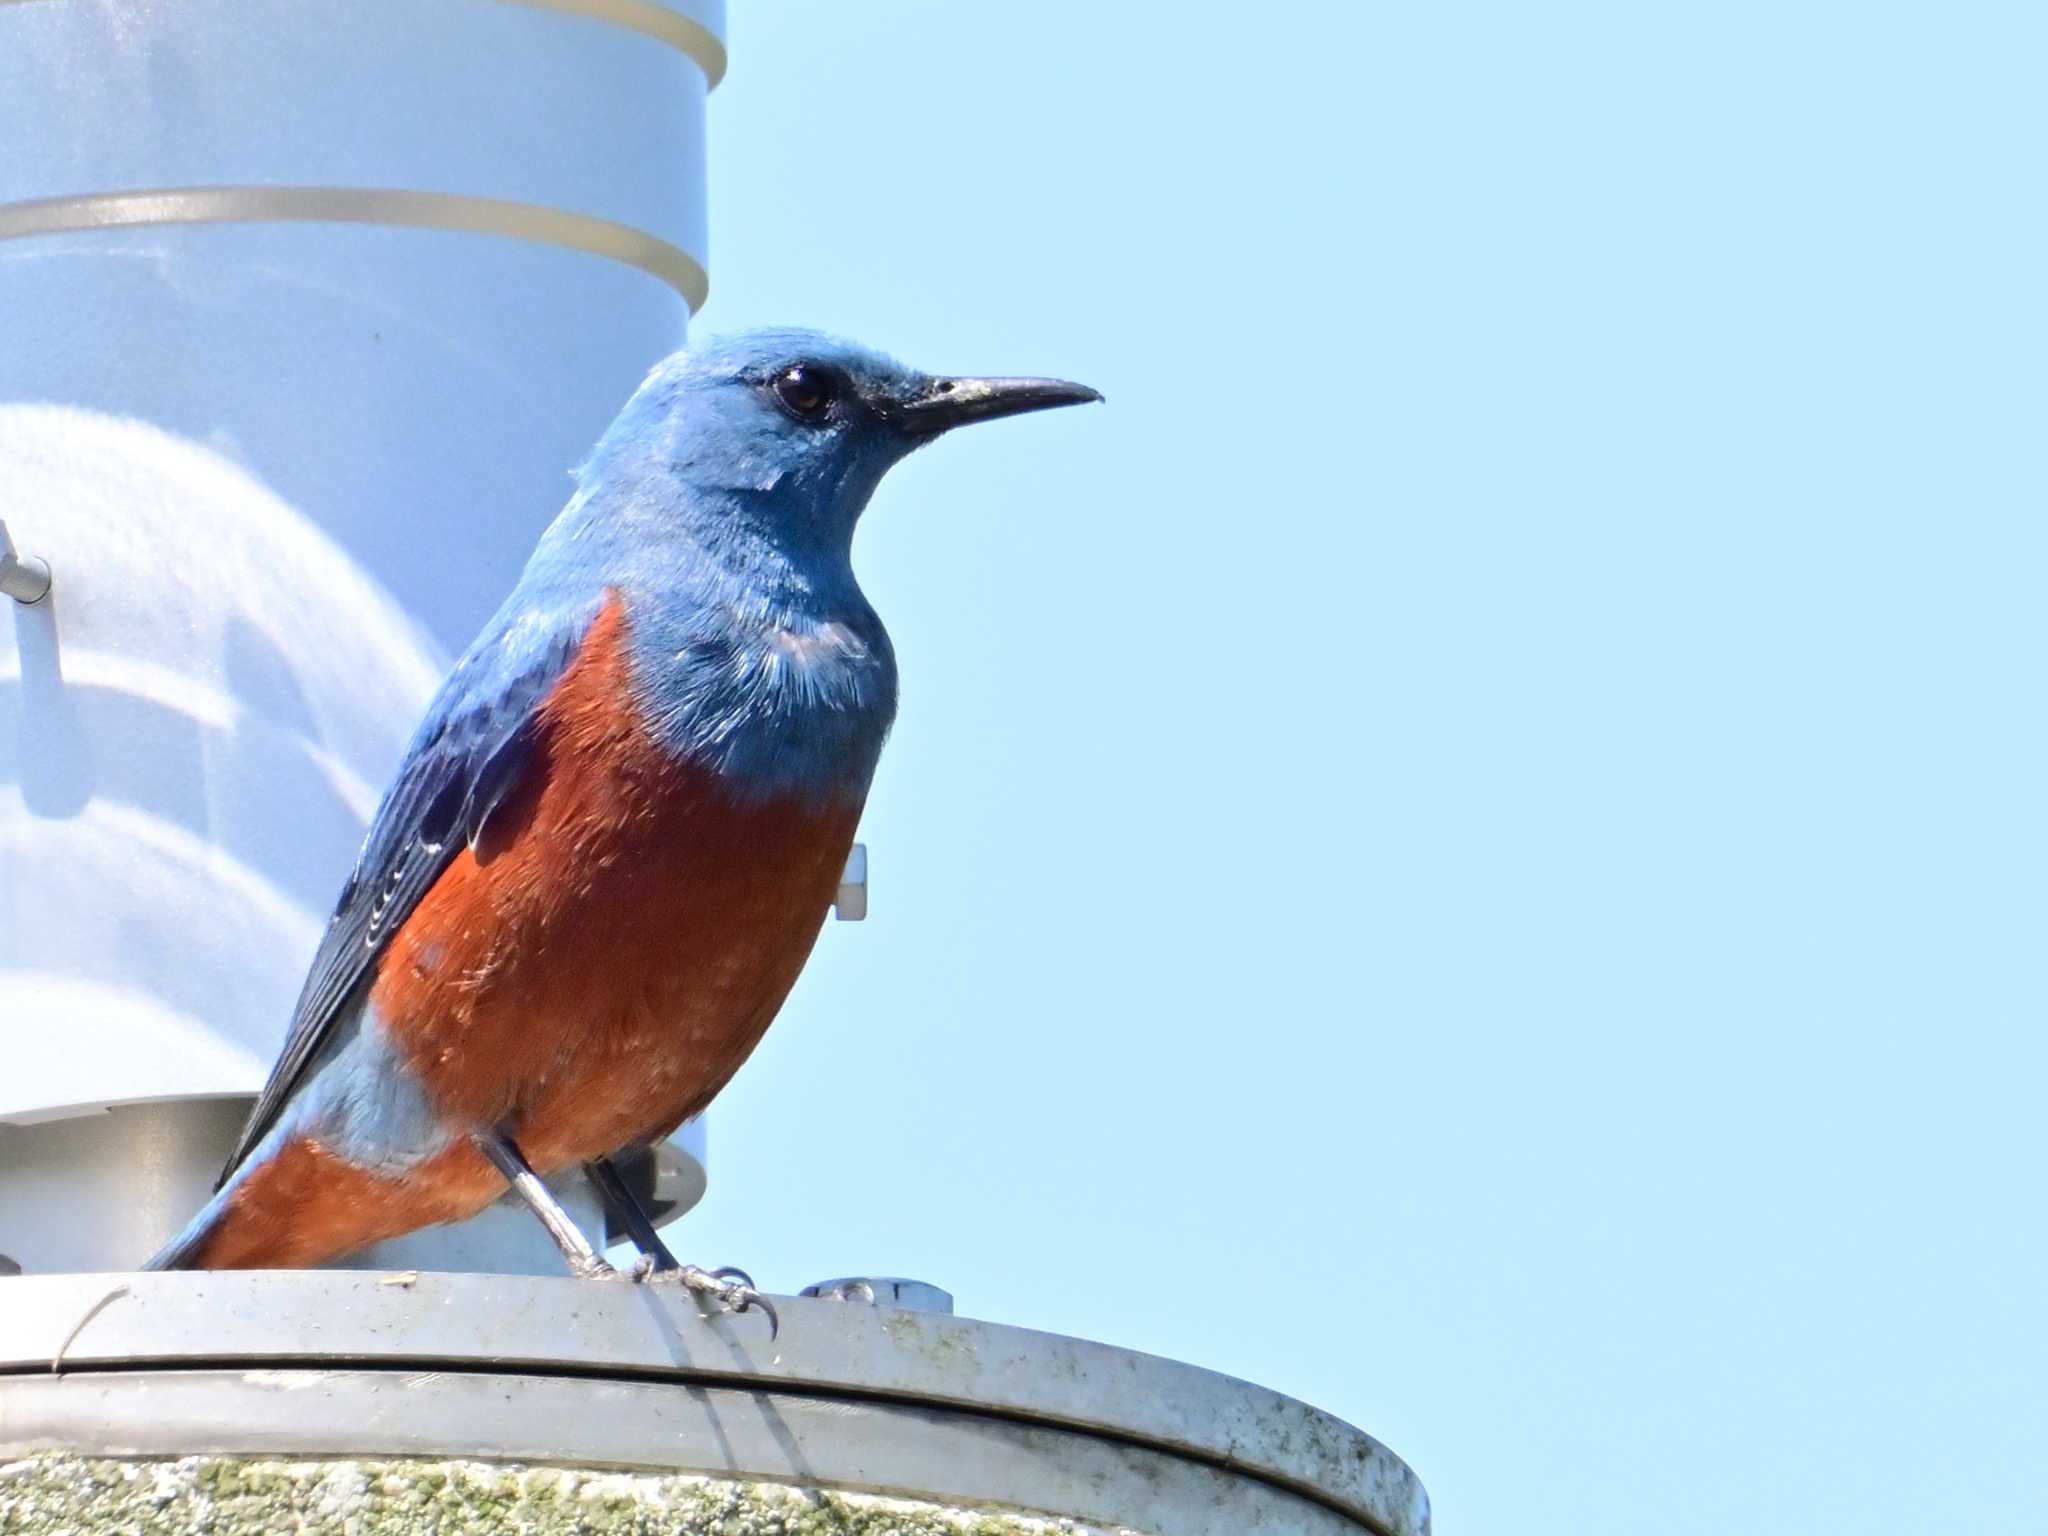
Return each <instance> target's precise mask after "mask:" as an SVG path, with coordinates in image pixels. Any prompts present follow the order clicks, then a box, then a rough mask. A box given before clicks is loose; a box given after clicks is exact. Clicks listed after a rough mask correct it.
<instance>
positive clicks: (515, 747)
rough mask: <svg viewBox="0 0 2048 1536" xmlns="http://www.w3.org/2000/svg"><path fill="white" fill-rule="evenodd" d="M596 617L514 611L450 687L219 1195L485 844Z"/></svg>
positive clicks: (398, 789) (381, 812)
mask: <svg viewBox="0 0 2048 1536" xmlns="http://www.w3.org/2000/svg"><path fill="white" fill-rule="evenodd" d="M592 613H593V610H578V611H574V612H569V613H561V612H549V611H544V610H539V609H531V610H525V611H521V610H519V609H517V608H516V607H514V606H513V605H511V604H508V605H507V607H506V610H505V611H504V612H502V613H500V614H499V616H498V617H497V619H496V620H494V621H493V622H492V624H491V625H490V626H489V628H487V629H486V630H485V632H484V633H483V635H481V636H479V637H478V639H477V642H476V644H474V645H473V646H471V647H470V649H469V651H468V652H467V653H466V654H465V655H464V656H463V658H462V660H461V661H459V662H458V663H456V666H455V670H454V671H452V672H451V673H450V674H449V675H448V680H447V681H446V682H444V683H443V684H442V685H441V691H440V692H439V693H438V694H437V695H435V698H434V702H433V703H432V704H431V705H430V706H428V709H427V715H426V718H425V719H424V720H423V721H421V723H420V727H419V730H418V731H417V732H416V733H415V734H414V736H413V739H412V744H411V745H410V746H409V747H408V748H407V749H406V754H405V760H404V762H403V764H402V765H401V766H400V768H399V770H398V777H397V779H396V780H395V781H394V782H393V783H392V786H391V788H390V789H389V790H387V791H386V792H385V795H384V802H383V804H381V805H380V806H378V807H377V815H376V817H375V819H374V820H372V821H371V823H370V832H369V836H368V837H367V838H365V839H364V841H363V849H362V852H361V853H360V854H358V855H357V857H356V866H355V870H354V872H353V873H352V874H350V876H349V879H348V884H347V885H345V886H344V887H343V888H342V892H341V900H340V902H339V903H338V904H337V905H336V906H335V909H334V916H333V917H332V918H331V919H330V920H329V921H328V924H327V933H326V936H325V937H324V938H322V939H321V941H320V949H319V951H318V953H317V954H315V955H314V957H313V968H312V970H311V972H310V973H309V974H308V975H307V977H306V985H305V988H304V990H303V991H302V992H300V994H299V1002H298V1006H297V1007H296V1008H295V1009H294V1010H293V1011H292V1022H291V1030H290V1032H289V1033H288V1034H287V1035H286V1036H285V1042H284V1049H283V1051H282V1052H280V1053H279V1055H278V1058H277V1064H276V1065H275V1066H274V1067H272V1068H271V1069H270V1080H269V1081H268V1082H267V1083H265V1084H264V1085H263V1092H262V1093H261V1095H259V1096H258V1098H257V1100H256V1107H255V1108H254V1109H252V1110H251V1111H250V1112H249V1119H248V1123H247V1124H246V1125H244V1126H243V1127H242V1136H241V1140H240V1141H239V1142H238V1143H237V1144H236V1146H235V1151H234V1155H233V1156H231V1157H230V1158H229V1159H228V1161H227V1166H226V1167H225V1168H223V1169H222V1170H221V1176H220V1180H219V1182H218V1183H217V1184H216V1186H215V1187H216V1188H218V1187H219V1185H220V1184H225V1183H226V1182H227V1180H228V1178H229V1177H230V1176H231V1175H232V1174H233V1173H234V1171H235V1169H236V1168H237V1167H238V1166H239V1165H240V1164H241V1161H242V1159H243V1158H245V1157H247V1156H248V1155H249V1153H250V1151H251V1150H252V1149H253V1148H254V1147H255V1146H256V1144H257V1143H258V1142H260V1141H261V1140H262V1139H263V1137H264V1136H265V1135H266V1134H267V1133H268V1132H269V1130H270V1128H271V1126H272V1125H273V1124H275V1123H276V1120H277V1117H278V1115H279V1113H280V1112H282V1110H283V1109H284V1107H285V1105H286V1103H287V1102H288V1101H289V1100H290V1098H291V1096H292V1094H293V1093H294V1092H295V1091H296V1090H297V1088H298V1087H299V1084H300V1082H301V1080H302V1079H303V1078H304V1077H305V1076H306V1074H307V1068H308V1066H309V1065H310V1064H311V1063H312V1062H313V1061H314V1059H315V1058H316V1057H317V1056H318V1055H319V1053H320V1049H321V1047H322V1046H323V1045H324V1044H326V1042H327V1041H328V1040H329V1039H330V1038H331V1037H332V1036H333V1033H334V1027H335V1024H336V1022H337V1021H338V1020H340V1019H341V1018H342V1017H343V1016H344V1014H345V1013H346V1012H347V1011H348V1008H349V1005H350V1003H351V1001H352V999H353V998H354V996H355V994H356V992H357V989H358V988H359V987H361V986H362V985H363V984H364V982H365V980H366V978H368V977H369V976H370V975H371V974H372V972H373V968H374V967H375V964H376V961H377V957H378V956H379V955H380V954H382V953H383V950H384V947H385V945H387V944H388V943H390V941H391V936H392V935H393V934H394V933H396V932H397V931H398V930H399V929H400V928H401V927H403V926H404V924H405V920H406V919H407V918H408V917H410V916H411V915H412V912H413V909H414V908H415V907H417V906H418V905H419V903H420V899H421V898H422V897H424V896H425V895H426V894H427V892H428V891H429V890H430V889H431V888H432V887H433V884H434V882H435V881H436V880H438V879H440V877H441V873H442V871H444V870H445V869H447V867H448V866H449V865H450V864H451V863H453V862H454V860H455V857H456V855H457V854H459V853H460V852H461V851H462V849H463V848H464V847H465V846H468V847H473V846H475V844H476V841H477V838H478V837H479V836H480V835H481V833H482V831H483V827H484V823H485V822H486V821H487V820H488V819H489V817H490V814H491V812H492V811H493V810H494V809H496V807H497V806H498V805H500V804H501V803H502V802H503V801H504V799H505V797H506V796H507V795H508V794H509V793H510V792H511V791H512V790H513V789H514V788H515V787H517V786H518V784H519V783H520V782H521V780H522V778H523V776H524V775H525V773H526V771H527V769H528V767H529V765H530V756H531V751H530V749H531V747H532V741H533V724H534V717H535V711H536V710H537V709H538V708H539V707H540V704H541V701H542V700H543V699H545V698H546V697H547V694H548V691H549V690H550V689H552V688H553V687H554V685H555V683H556V681H557V680H558V679H559V678H560V677H561V675H562V673H563V671H564V670H565V669H566V668H567V666H568V664H569V661H570V659H571V658H572V657H573V656H574V655H575V653H576V649H577V647H578V646H579V645H580V644H581V643H582V640H583V636H584V634H585V632H586V631H587V630H588V628H589V622H590V618H591V617H592Z"/></svg>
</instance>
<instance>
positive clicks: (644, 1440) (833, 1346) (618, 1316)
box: [0, 1273, 1429, 1536]
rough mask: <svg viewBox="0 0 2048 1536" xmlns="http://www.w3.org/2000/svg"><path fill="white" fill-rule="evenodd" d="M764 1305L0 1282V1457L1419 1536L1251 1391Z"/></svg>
mask: <svg viewBox="0 0 2048 1536" xmlns="http://www.w3.org/2000/svg"><path fill="white" fill-rule="evenodd" d="M776 1305H777V1307H778V1309H779V1310H780V1312H781V1314H782V1329H781V1332H780V1334H779V1335H778V1336H777V1337H776V1338H774V1339H773V1340H771V1339H770V1338H769V1336H768V1329H767V1324H766V1322H765V1320H764V1319H762V1318H761V1317H759V1316H758V1315H756V1314H746V1315H740V1316H734V1315H732V1314H729V1313H724V1312H713V1313H710V1314H706V1313H705V1312H703V1311H700V1310H699V1308H698V1307H697V1305H696V1304H695V1303H694V1302H693V1301H692V1300H691V1299H690V1298H688V1297H687V1296H686V1295H684V1294H682V1293H681V1292H680V1291H679V1289H678V1288H675V1287H648V1286H634V1285H624V1284H617V1283H610V1282H603V1281H576V1280H535V1279H530V1278H526V1277H523V1276H497V1275H419V1276H389V1277H380V1276H374V1275H320V1274H292V1273H273V1274H238V1275H141V1276H122V1275H100V1276H91V1277H87V1276H79V1277H49V1278H44V1279H40V1280H38V1279H35V1278H19V1279H6V1280H0V1459H5V1458H7V1457H9V1456H20V1455H25V1454H30V1453H33V1452H35V1451H39V1450H71V1451H77V1452H82V1453H85V1454H112V1455H123V1456H136V1455H182V1454H192V1453H205V1452H230V1453H232V1452H244V1453H261V1454H268V1455H278V1454H329V1455H332V1454H352V1455H415V1456H417V1455H424V1456H449V1455H454V1456H479V1457H483V1458H486V1459H492V1460H517V1461H542V1462H548V1461H554V1462H572V1463H574V1462H581V1463H588V1464H596V1465H604V1466H613V1467H640V1468H650V1469H665V1470H679V1471H691V1472H709V1473H713V1474H715V1475H720V1476H727V1477H742V1478H757V1477H759V1478H769V1479H774V1480H777V1481H785V1482H794V1483H799V1484H802V1483H822V1484H825V1485H827V1486H837V1487H842V1488H853V1489H858V1490H861V1491H865V1492H874V1493H885V1494H890V1495H895V1496H899V1497H907V1498H913V1499H923V1500H932V1501H936V1502H942V1503H956V1504H994V1505H1002V1506H1008V1507H1011V1508H1019V1509H1030V1510H1040V1511H1045V1512H1048V1513H1053V1514H1059V1515H1065V1516H1068V1517H1070V1518H1073V1519H1077V1520H1081V1521H1085V1522H1088V1523H1090V1524H1092V1525H1095V1526H1098V1527H1100V1526H1111V1527H1115V1526H1124V1527H1128V1528H1134V1529H1136V1530H1141V1531H1154V1532H1173V1533H1175V1536H1198V1533H1199V1536H1245V1533H1253V1532H1257V1533H1271V1536H1304V1533H1318V1536H1321V1533H1328V1536H1343V1533H1345V1532H1353V1533H1356V1532H1358V1531H1361V1530H1364V1531H1371V1532H1375V1533H1378V1536H1428V1531H1429V1501H1428V1498H1427V1496H1426V1495H1425V1494H1424V1492H1423V1489H1422V1485H1421V1483H1420V1482H1419V1481H1418V1480H1417V1478H1416V1476H1415V1474H1414V1473H1413V1472H1412V1471H1410V1470H1409V1468H1408V1467H1407V1466H1406V1465H1405V1464H1404V1463H1403V1462H1402V1461H1401V1459H1400V1458H1399V1457H1398V1456H1396V1455H1395V1454H1394V1453H1393V1452H1392V1451H1390V1450H1388V1449H1387V1448H1386V1447H1385V1446H1384V1445H1381V1444H1380V1443H1379V1442H1378V1441H1376V1440H1374V1439H1373V1438H1372V1437H1371V1436H1369V1435H1366V1434H1363V1433H1361V1432H1360V1431H1359V1430H1357V1429H1354V1428H1353V1427H1352V1426H1350V1425H1348V1424H1346V1423H1344V1422H1343V1421H1342V1420H1340V1419H1337V1418H1334V1417H1333V1416H1331V1415H1329V1414H1327V1413H1323V1412H1321V1411H1319V1410H1318V1409H1315V1408H1312V1407H1310V1406H1309V1405H1308V1404H1306V1403H1302V1402H1299V1401H1297V1400H1295V1399H1293V1398H1290V1397H1285V1396H1283V1395H1281V1394H1280V1393H1277V1392H1273V1391H1269V1390H1267V1389H1266V1388H1263V1387H1258V1386H1254V1385H1252V1384H1251V1383H1249V1382H1244V1381H1238V1380H1235V1379H1233V1378H1231V1377H1228V1376H1222V1375H1219V1374H1217V1373H1215V1372H1213V1371H1205V1370H1201V1369H1198V1368H1197V1367H1194V1366H1191V1365H1185V1364H1182V1363H1180V1362H1178V1361H1174V1360H1163V1359H1160V1358H1159V1357H1157V1356H1154V1355H1144V1354H1139V1353H1136V1352H1135V1351H1131V1350H1123V1349H1115V1348H1112V1347H1110V1346H1108V1345H1104V1344H1095V1343H1091V1342H1089V1341H1087V1340H1083V1339H1072V1338H1064V1337H1061V1336H1059V1335H1057V1334H1048V1333H1038V1332H1034V1331H1032V1330H1030V1329H1024V1328H1010V1327H1004V1326H1001V1325H999V1324H995V1323H985V1322H977V1321H974V1320H972V1319H968V1318H961V1317H950V1316H946V1315H943V1314H938V1313H933V1312H928V1311H912V1310H907V1309H903V1308H898V1307H892V1306H872V1305H868V1304H865V1303H860V1302H846V1301H839V1300H828V1299H812V1298H807V1297H788V1298H777V1301H776ZM1310 1326H1312V1324H1311V1325H1310ZM60 1353H61V1356H62V1359H61V1362H58V1365H59V1369H56V1370H53V1369H52V1363H53V1361H57V1357H58V1356H59V1354H60ZM58 1388H61V1389H62V1390H58Z"/></svg>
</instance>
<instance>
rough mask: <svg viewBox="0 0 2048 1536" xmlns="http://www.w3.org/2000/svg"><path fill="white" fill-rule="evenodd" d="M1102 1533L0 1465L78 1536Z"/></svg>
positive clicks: (764, 1500)
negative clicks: (203, 1534)
mask: <svg viewBox="0 0 2048 1536" xmlns="http://www.w3.org/2000/svg"><path fill="white" fill-rule="evenodd" d="M1098 1529H1101V1528H1099V1527H1090V1526H1077V1525H1075V1524H1073V1523H1072V1522H1070V1521H1064V1520H1062V1521H1053V1520H1040V1519H1034V1518H1031V1517H1029V1516H1023V1515H1007V1514H999V1513H995V1512H993V1511H987V1510H968V1509H962V1508H958V1507H956V1506H952V1505H939V1504H924V1503H919V1502H915V1501H912V1500H906V1499H881V1498H873V1497H869V1496H864V1495H861V1494H851V1493H836V1492H832V1491H829V1490H826V1489H820V1488H786V1487H779V1486H777V1485H775V1484H771V1483H750V1482H740V1481H732V1480H726V1479H720V1478H704V1477H659V1476H651V1475H647V1474H644V1473H631V1472H600V1471H587V1470H578V1469H575V1468H567V1467H506V1466H494V1465H492V1464H491V1463H488V1462H481V1461H357V1460H303V1461H302V1460H292V1461H257V1460H249V1459H243V1458H236V1457H227V1456H187V1457H184V1458H182V1459H180V1460H177V1461H104V1460H93V1459H89V1458H86V1457H81V1456H37V1457H33V1458H31V1459H30V1460H27V1461H17V1462H11V1463H7V1464H0V1531H75V1532H78V1533H80V1536H89V1533H94V1532H107V1533H110V1536H111V1533H114V1532H120V1533H122V1536H159V1533H161V1536H173V1533H176V1536H186V1533H188V1532H191V1531H208V1532H211V1533H213V1536H270V1533H272V1532H275V1531H294V1532H298V1533H299V1536H369V1533H372V1532H377V1533H385V1532H388V1533H394V1536H395V1533H400V1532H403V1533H414V1532H418V1533H426V1532H440V1531H451V1532H452V1531H462V1532H483V1533H490V1532H497V1531H516V1532H519V1533H520V1536H554V1533H558V1532H559V1533H562V1536H569V1533H575V1536H600V1533H605V1536H609V1533H614V1532H616V1533H619V1536H626V1533H633V1536H655V1533H660V1536H837V1533H842V1532H843V1533H846V1536H855V1533H858V1536H1040V1533H1051V1532H1055V1531H1057V1532H1060V1533H1063V1536H1090V1533H1091V1532H1093V1531H1095V1530H1098ZM1117 1529H1119V1530H1121V1529H1122V1528H1120V1527H1119V1528H1117Z"/></svg>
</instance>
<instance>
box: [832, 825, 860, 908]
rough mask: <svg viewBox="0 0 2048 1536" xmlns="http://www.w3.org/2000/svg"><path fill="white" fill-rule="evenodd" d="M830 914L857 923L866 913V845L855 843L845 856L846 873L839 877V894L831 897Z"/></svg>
mask: <svg viewBox="0 0 2048 1536" xmlns="http://www.w3.org/2000/svg"><path fill="white" fill-rule="evenodd" d="M832 915H833V916H834V917H836V918H838V919H839V921H841V922H842V923H858V922H860V921H862V920H863V919H865V918H866V917H867V915H868V845H867V844H866V843H855V844H854V845H853V852H851V853H849V854H848V855H847V856H846V873H845V874H843V875H841V876H840V877H839V894H838V895H836V896H834V897H833V898H832Z"/></svg>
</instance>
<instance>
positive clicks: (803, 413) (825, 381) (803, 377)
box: [775, 363, 834, 421]
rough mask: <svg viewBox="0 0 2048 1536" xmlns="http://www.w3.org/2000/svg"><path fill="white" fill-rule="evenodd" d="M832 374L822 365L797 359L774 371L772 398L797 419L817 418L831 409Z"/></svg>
mask: <svg viewBox="0 0 2048 1536" xmlns="http://www.w3.org/2000/svg"><path fill="white" fill-rule="evenodd" d="M833 383H834V380H833V378H832V375H831V374H829V373H827V372H826V371H825V370H824V369H823V368H814V367H812V366H811V365H810V364H808V363H797V364H795V365H794V366H793V367H789V368H785V369H783V370H782V372H780V373H778V374H777V375H775V398H776V399H778V400H780V401H781V402H782V404H783V408H784V409H785V410H787V411H788V412H789V414H790V415H792V416H794V417H796V418H797V419H798V420H800V421H819V420H822V419H823V418H824V416H825V413H826V412H827V411H829V410H831V409H832V395H833Z"/></svg>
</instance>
